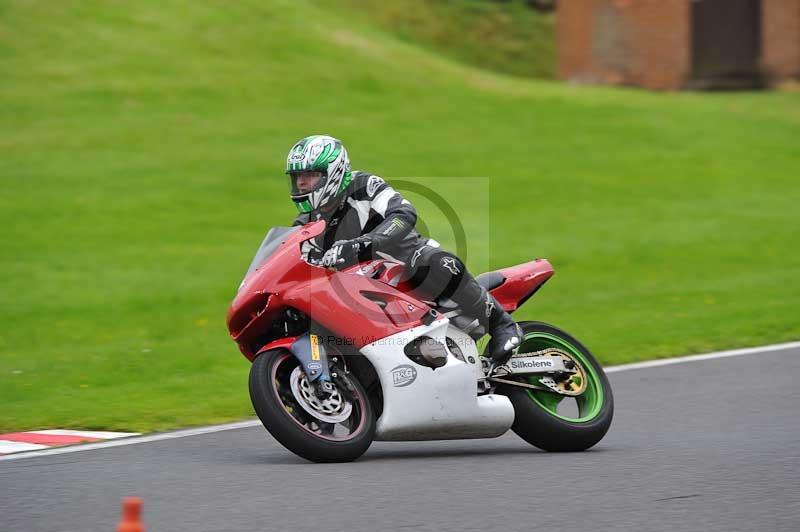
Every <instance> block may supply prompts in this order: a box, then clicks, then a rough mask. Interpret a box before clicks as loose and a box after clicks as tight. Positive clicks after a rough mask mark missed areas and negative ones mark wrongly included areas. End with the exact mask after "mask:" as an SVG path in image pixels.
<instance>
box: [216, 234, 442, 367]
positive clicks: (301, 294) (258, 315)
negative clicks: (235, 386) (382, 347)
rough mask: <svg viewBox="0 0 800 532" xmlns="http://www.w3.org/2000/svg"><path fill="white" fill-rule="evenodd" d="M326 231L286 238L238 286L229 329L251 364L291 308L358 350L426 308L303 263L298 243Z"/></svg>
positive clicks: (359, 278)
mask: <svg viewBox="0 0 800 532" xmlns="http://www.w3.org/2000/svg"><path fill="white" fill-rule="evenodd" d="M324 229H325V223H324V222H322V221H319V222H313V223H311V224H308V225H306V226H304V227H303V228H302V229H301V230H300V231H297V232H296V233H294V234H291V235H288V236H287V238H286V240H284V241H283V242H282V243H281V244H280V246H279V247H278V249H277V250H276V251H275V252H274V253H273V254H272V255H270V256H269V258H267V260H266V261H265V262H264V263H263V264H261V265H260V266H259V267H258V268H257V269H256V270H254V271H253V272H252V273H251V274H250V275H249V276H248V277H247V278H246V279H245V281H244V283H243V284H242V287H241V289H240V290H239V293H238V294H237V295H236V298H235V299H234V300H233V303H231V306H230V308H229V309H228V318H227V322H228V330H229V332H230V335H231V337H232V338H233V339H234V340H235V341H236V342H237V343H238V344H239V349H240V350H241V351H242V353H243V354H244V355H245V356H246V357H247V358H248V359H250V360H253V359H254V358H255V355H256V351H257V350H259V349H260V348H261V345H259V342H260V341H261V340H260V338H261V337H263V336H264V334H265V333H266V332H268V331H270V329H271V326H272V322H273V321H275V319H276V318H278V317H279V316H280V315H281V313H283V312H284V311H285V310H286V309H287V307H292V308H295V309H297V310H299V311H301V312H303V313H304V314H306V315H307V316H309V317H310V318H311V319H312V320H313V321H315V322H317V323H319V324H321V325H323V326H324V327H325V328H327V329H328V330H330V331H331V332H332V333H334V334H335V335H336V336H337V337H338V339H337V341H340V342H345V343H347V345H352V346H355V347H356V348H361V347H363V346H365V345H367V344H370V343H372V342H375V341H377V340H379V339H381V338H385V337H387V336H390V335H393V334H396V333H399V332H401V331H404V330H407V329H409V328H411V327H415V326H418V325H422V322H421V321H420V320H421V318H422V316H423V315H425V313H426V312H428V310H429V307H428V306H427V305H425V304H424V303H423V302H421V301H419V300H418V299H416V298H414V297H412V296H409V295H407V294H404V293H402V292H400V291H398V290H397V289H396V288H394V287H392V286H389V285H387V284H385V283H382V282H379V281H376V280H373V279H370V278H368V277H366V276H364V275H363V274H362V273H361V272H360V270H359V269H358V268H351V269H349V270H347V271H341V272H335V271H332V270H328V269H326V268H322V267H319V266H312V265H310V264H308V263H307V262H305V261H303V259H302V257H301V253H300V244H301V243H302V242H303V241H305V240H308V239H310V238H313V237H315V236H317V235H319V234H320V233H322V231H323V230H324Z"/></svg>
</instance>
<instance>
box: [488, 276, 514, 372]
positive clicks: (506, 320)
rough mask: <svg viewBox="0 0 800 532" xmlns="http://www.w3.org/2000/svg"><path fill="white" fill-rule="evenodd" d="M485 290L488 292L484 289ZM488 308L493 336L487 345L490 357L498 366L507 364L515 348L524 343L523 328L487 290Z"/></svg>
mask: <svg viewBox="0 0 800 532" xmlns="http://www.w3.org/2000/svg"><path fill="white" fill-rule="evenodd" d="M484 292H486V291H485V290H484ZM486 298H487V299H486V301H487V303H486V308H487V310H488V311H489V317H488V319H487V320H486V321H488V327H487V329H488V331H489V334H490V335H491V336H492V339H491V340H490V341H489V345H488V346H487V347H486V352H487V353H488V354H489V357H490V358H491V359H492V360H493V361H494V363H495V365H496V366H499V365H501V364H505V363H506V362H508V359H509V358H511V355H513V354H514V349H516V348H517V347H519V344H521V343H522V329H520V328H519V325H517V324H516V322H515V321H514V319H513V318H512V317H511V315H510V314H509V313H508V312H506V311H505V310H504V309H503V307H501V306H500V302H498V301H497V300H496V299H495V298H494V296H493V295H491V294H490V293H488V292H486ZM484 316H485V314H484Z"/></svg>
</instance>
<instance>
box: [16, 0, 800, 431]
mask: <svg viewBox="0 0 800 532" xmlns="http://www.w3.org/2000/svg"><path fill="white" fill-rule="evenodd" d="M315 5H316V4H315ZM319 9H320V8H317V9H312V8H311V4H310V3H309V2H307V1H298V0H293V1H288V0H284V1H274V2H269V3H266V2H261V1H256V0H250V1H240V2H236V3H222V2H209V3H196V2H189V1H180V2H179V1H162V2H137V3H123V2H109V1H105V2H99V1H98V2H88V1H83V2H77V1H63V2H56V3H54V2H34V1H22V0H13V1H12V0H4V1H2V2H0V80H2V81H0V184H2V194H0V227H2V231H1V232H0V274H2V275H0V323H2V326H0V404H2V406H3V408H2V414H0V430H23V429H34V428H45V427H85V428H106V429H129V430H153V429H166V428H171V427H178V426H187V425H192V424H199V423H211V422H222V421H227V420H232V419H237V418H241V417H243V416H248V415H252V409H251V407H250V404H249V399H248V397H247V390H246V378H247V371H248V364H247V362H246V361H245V360H244V358H243V357H241V355H239V353H238V351H237V350H236V348H235V345H234V344H233V342H231V341H230V340H229V339H228V338H227V334H226V328H225V323H224V321H225V312H226V307H227V304H228V302H229V301H230V299H231V298H232V297H233V295H234V292H235V290H236V287H237V285H238V283H239V280H240V276H241V274H242V273H243V271H244V269H245V268H246V266H247V263H248V262H249V259H250V257H251V254H252V252H253V251H254V250H255V247H256V246H257V244H258V242H259V241H260V239H261V237H262V235H263V233H264V231H265V229H266V228H267V227H269V226H271V225H277V224H284V223H286V222H287V221H288V220H291V219H292V217H293V216H294V210H293V206H292V205H291V204H290V202H289V201H288V198H287V188H286V182H285V179H284V177H283V175H282V164H283V158H284V157H285V153H286V151H287V150H288V148H289V147H290V146H291V144H292V142H293V141H294V140H296V139H297V138H299V137H301V136H304V135H306V134H309V133H312V132H329V133H331V134H335V135H337V136H339V137H340V138H342V139H343V140H344V141H345V142H346V145H347V146H348V149H349V151H350V154H351V158H352V159H353V161H354V164H355V166H356V167H357V168H361V169H368V170H371V171H374V172H377V173H380V174H382V175H384V176H386V177H387V178H389V179H390V180H391V179H392V178H402V177H404V176H473V177H477V178H481V177H483V178H484V179H438V180H435V179H434V180H431V181H430V183H432V184H443V185H444V186H445V189H446V190H447V192H448V200H450V201H451V202H452V203H453V204H454V205H455V206H456V207H457V208H458V210H459V212H460V213H461V215H462V220H463V221H464V223H465V226H466V227H467V230H468V235H469V236H470V244H471V246H470V248H469V264H470V266H471V267H472V268H473V269H475V270H480V269H483V266H484V265H486V264H489V265H491V266H492V267H502V266H507V265H511V264H515V263H518V262H521V261H525V260H529V259H530V258H531V257H534V256H543V257H548V258H550V259H551V261H552V262H553V264H554V266H555V268H556V271H557V274H556V276H555V277H554V278H553V279H552V280H551V281H550V282H549V283H548V285H547V286H546V288H545V289H543V290H542V291H541V292H540V293H539V294H537V296H536V297H535V298H534V299H532V300H531V301H530V302H529V303H528V304H527V305H526V306H525V307H523V309H522V310H521V311H520V313H519V315H518V316H519V318H520V319H541V320H544V321H549V322H552V323H554V324H556V325H559V326H562V327H564V328H566V329H567V330H569V331H570V332H572V333H573V334H575V335H576V336H577V337H578V338H580V339H582V340H583V341H584V342H585V343H586V344H587V345H588V346H589V347H590V348H591V349H592V350H593V351H594V352H596V353H597V354H598V355H599V356H600V358H601V359H602V360H603V362H605V363H607V364H614V363H620V362H628V361H634V360H642V359H647V358H653V357H663V356H673V355H678V354H686V353H693V352H701V351H707V350H710V349H723V348H729V347H737V346H746V345H758V344H763V343H768V342H777V341H782V340H792V339H798V338H800V305H799V304H798V301H800V283H798V282H797V272H798V270H799V269H800V245H799V244H800V239H799V238H798V234H800V233H799V232H798V222H799V221H800V215H799V214H798V212H797V205H798V202H799V201H800V185H799V184H798V177H799V176H800V150H798V141H797V139H798V138H800V93H744V94H652V93H647V92H642V91H635V90H618V89H606V88H578V87H570V86H565V85H561V84H557V83H551V82H536V81H526V80H521V79H517V78H510V77H504V76H501V75H496V74H492V73H490V72H487V71H484V70H480V69H476V68H471V67H467V66H464V65H462V64H460V63H458V62H453V61H451V60H448V59H445V58H443V57H440V56H438V55H436V54H435V53H432V52H430V51H428V50H426V49H423V48H419V47H415V46H413V45H410V44H408V43H406V42H403V41H401V40H397V39H396V38H394V37H392V36H390V35H387V34H385V33H383V32H382V31H381V30H378V29H376V28H374V27H373V26H371V25H369V24H368V23H367V22H365V21H357V22H356V21H353V20H350V19H348V18H347V17H345V16H342V15H341V14H340V13H337V12H334V11H330V12H325V11H320V10H319ZM487 182H488V183H489V185H488V186H489V194H488V195H487V194H483V193H482V190H483V187H484V186H486V184H487ZM473 186H476V187H477V188H471V187H473ZM419 207H420V210H421V212H422V215H423V217H424V218H425V219H429V220H432V221H431V222H430V224H429V225H430V227H431V230H432V232H433V234H434V236H436V237H437V238H441V240H443V241H444V242H445V243H447V244H448V245H452V241H448V236H447V234H444V236H440V233H446V231H445V230H446V227H444V226H442V225H441V224H440V223H437V222H436V221H435V215H434V214H432V209H431V208H430V206H428V205H426V204H425V202H424V201H420V202H419ZM487 211H488V212H487ZM487 217H489V222H490V223H489V224H488V225H489V228H488V229H485V228H484V226H485V225H486V224H485V223H484V222H485V220H486V218H487ZM451 240H452V239H451Z"/></svg>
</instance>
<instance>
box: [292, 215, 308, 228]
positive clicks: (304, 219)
mask: <svg viewBox="0 0 800 532" xmlns="http://www.w3.org/2000/svg"><path fill="white" fill-rule="evenodd" d="M310 221H311V218H310V215H309V214H308V213H307V212H301V213H300V214H298V215H297V218H295V219H294V221H293V222H292V227H295V226H298V225H306V224H307V223H308V222H310Z"/></svg>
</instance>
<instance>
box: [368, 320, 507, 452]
mask: <svg viewBox="0 0 800 532" xmlns="http://www.w3.org/2000/svg"><path fill="white" fill-rule="evenodd" d="M448 329H449V331H450V336H451V338H453V339H454V340H455V341H456V342H457V345H458V346H459V347H460V348H461V350H462V352H463V354H464V357H465V359H466V361H465V362H463V361H461V360H458V359H457V358H456V357H455V356H453V354H452V353H449V354H448V359H447V364H446V365H445V366H443V367H441V368H437V369H436V370H434V369H431V368H429V367H425V366H421V365H419V364H415V363H414V362H412V361H411V360H410V359H409V358H408V357H407V356H406V355H405V352H404V348H405V346H406V345H407V344H408V343H409V342H411V341H412V340H413V339H414V338H417V337H419V336H423V335H425V336H428V337H430V338H433V339H434V340H437V341H439V342H441V343H442V344H445V334H446V333H448ZM361 352H362V353H363V354H364V356H366V357H367V359H369V361H370V362H371V363H372V365H373V366H374V367H375V371H376V372H377V374H378V377H379V378H380V381H381V387H382V388H383V413H382V414H381V417H380V418H379V419H378V425H377V431H376V434H375V436H376V439H378V440H405V441H417V440H451V439H459V438H493V437H496V436H500V435H502V434H503V433H505V432H506V431H507V430H508V429H509V428H510V427H511V425H512V423H513V422H514V407H513V406H512V405H511V402H510V401H509V400H508V398H507V397H505V396H503V395H491V394H490V395H482V396H480V397H478V395H477V377H478V376H479V375H480V360H479V359H478V353H477V349H476V347H475V344H474V342H473V341H472V339H470V338H469V336H467V335H465V334H463V333H461V332H460V331H458V330H456V329H454V328H452V327H449V322H448V320H446V319H443V320H437V321H435V322H434V323H432V324H431V325H427V326H420V327H415V328H413V329H409V330H407V331H404V332H402V333H398V334H396V335H394V336H389V337H387V338H382V339H381V340H378V341H377V342H374V343H372V344H369V345H367V346H365V347H364V348H362V349H361Z"/></svg>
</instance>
